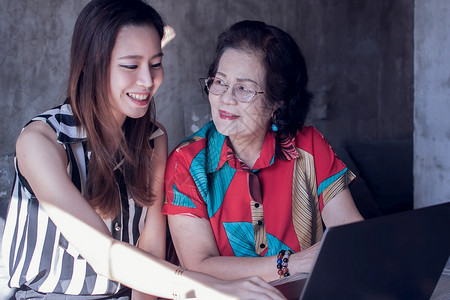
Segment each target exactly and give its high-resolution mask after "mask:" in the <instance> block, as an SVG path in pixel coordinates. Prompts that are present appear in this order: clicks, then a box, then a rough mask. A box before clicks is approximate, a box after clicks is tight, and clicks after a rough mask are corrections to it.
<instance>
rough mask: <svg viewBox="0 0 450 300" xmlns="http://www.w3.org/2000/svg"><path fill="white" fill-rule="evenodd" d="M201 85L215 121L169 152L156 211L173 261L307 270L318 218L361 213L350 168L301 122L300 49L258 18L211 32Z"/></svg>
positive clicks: (242, 270)
mask: <svg viewBox="0 0 450 300" xmlns="http://www.w3.org/2000/svg"><path fill="white" fill-rule="evenodd" d="M204 82H205V89H206V92H207V93H208V98H209V102H210V105H211V114H212V119H213V121H212V122H210V123H208V124H206V125H205V126H204V127H203V128H202V129H201V130H200V131H198V132H197V133H195V134H194V135H193V136H192V137H191V138H189V139H187V140H186V141H185V142H183V143H181V145H180V146H179V147H177V148H176V149H175V150H174V151H173V153H172V154H171V155H170V157H169V159H168V164H167V169H166V196H167V204H165V206H164V209H163V212H164V213H166V214H168V215H169V217H168V219H169V226H170V230H171V234H172V237H173V240H174V245H175V248H176V250H177V253H178V257H179V259H180V262H181V263H182V265H184V266H185V267H187V268H189V269H192V270H197V271H201V272H206V273H208V274H211V275H214V276H217V277H219V278H226V279H237V278H244V277H246V276H252V275H256V274H258V275H259V276H261V277H262V278H263V279H266V280H268V281H269V280H274V279H277V278H279V277H283V276H289V274H290V273H296V272H309V271H310V270H311V266H312V263H313V260H314V257H315V253H316V250H317V245H318V242H319V241H320V239H321V236H322V234H323V230H324V228H323V226H322V222H323V223H324V224H325V226H326V227H330V226H336V225H340V224H344V223H348V222H355V221H360V220H362V217H361V215H360V214H359V212H358V210H357V209H356V206H355V204H354V202H353V199H352V196H351V194H350V192H349V189H348V188H347V186H348V184H349V183H350V182H351V181H352V180H353V179H354V175H353V173H352V172H351V171H350V170H348V169H347V168H346V166H345V165H344V164H343V163H342V162H341V161H340V160H339V159H338V158H337V156H336V155H335V154H334V152H333V150H332V149H331V147H330V146H329V144H328V143H327V142H326V141H325V139H324V138H323V136H322V135H321V134H320V133H319V132H318V131H317V130H316V129H314V128H313V127H308V126H303V123H304V120H305V118H306V115H307V112H308V108H309V104H310V100H311V94H310V92H309V91H308V90H307V82H308V76H307V72H306V64H305V61H304V58H303V56H302V54H301V52H300V50H299V48H298V46H297V44H296V43H295V41H294V40H293V39H292V37H290V36H289V35H288V34H287V33H285V32H284V31H282V30H280V29H278V28H276V27H274V26H269V25H266V24H265V23H263V22H257V21H242V22H239V23H236V24H234V25H233V26H231V27H230V28H229V29H227V30H226V31H225V32H223V33H222V34H221V35H220V36H219V39H218V44H217V50H216V57H215V59H214V61H213V63H212V64H211V66H210V69H209V73H208V78H206V79H204Z"/></svg>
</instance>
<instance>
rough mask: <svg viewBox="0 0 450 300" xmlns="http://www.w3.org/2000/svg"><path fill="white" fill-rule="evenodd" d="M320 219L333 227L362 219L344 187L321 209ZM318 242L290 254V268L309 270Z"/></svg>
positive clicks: (327, 225) (348, 191) (298, 270)
mask: <svg viewBox="0 0 450 300" xmlns="http://www.w3.org/2000/svg"><path fill="white" fill-rule="evenodd" d="M322 220H323V222H324V223H325V226H326V227H327V228H328V227H334V226H339V225H344V224H348V223H353V222H359V221H362V220H364V219H363V217H362V216H361V214H360V213H359V211H358V209H357V208H356V205H355V202H354V201H353V197H352V195H351V193H350V190H349V189H348V187H347V188H345V189H344V190H342V191H341V192H340V193H338V194H337V195H336V196H334V197H333V198H332V199H331V200H330V201H329V202H328V203H327V205H325V206H324V208H323V210H322ZM319 244H320V243H316V244H315V245H313V246H312V247H310V248H308V249H306V250H304V251H301V252H299V253H295V254H293V255H291V257H290V259H289V266H290V269H292V270H296V272H307V273H309V272H311V269H312V267H313V264H314V260H315V257H316V254H317V250H318V248H319Z"/></svg>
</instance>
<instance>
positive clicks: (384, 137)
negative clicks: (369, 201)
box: [0, 0, 449, 298]
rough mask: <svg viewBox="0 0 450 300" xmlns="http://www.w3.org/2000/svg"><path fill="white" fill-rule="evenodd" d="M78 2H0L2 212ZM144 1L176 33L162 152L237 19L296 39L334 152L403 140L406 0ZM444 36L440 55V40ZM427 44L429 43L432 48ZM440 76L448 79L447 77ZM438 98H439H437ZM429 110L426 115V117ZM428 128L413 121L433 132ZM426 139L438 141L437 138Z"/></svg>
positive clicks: (164, 96) (409, 68)
mask: <svg viewBox="0 0 450 300" xmlns="http://www.w3.org/2000/svg"><path fill="white" fill-rule="evenodd" d="M444 1H445V0H443V1H441V2H438V1H436V2H433V3H436V4H437V7H436V8H435V10H433V12H432V13H431V12H430V14H425V15H423V16H422V17H420V18H419V19H422V18H423V22H422V23H421V26H428V25H427V24H424V23H426V22H430V24H432V26H438V25H439V24H440V23H439V22H442V23H444V24H447V26H448V23H445V22H443V21H442V20H441V19H439V20H438V19H433V18H434V17H435V14H436V13H439V12H440V9H441V8H443V7H444V8H445V6H446V7H447V12H448V4H445V3H444ZM87 2H88V1H87V0H77V1H70V0H33V1H27V0H1V2H0V94H1V95H2V99H1V100H0V211H1V212H2V214H4V211H5V207H6V205H7V201H8V197H9V193H10V188H11V184H12V180H13V168H12V158H13V155H14V143H15V139H16V137H17V135H18V134H19V132H20V129H21V128H22V126H23V125H24V124H25V123H26V122H27V121H28V120H29V119H30V118H31V117H33V116H34V115H36V114H38V113H40V112H42V111H44V110H45V109H47V108H50V107H51V106H53V105H56V104H58V103H60V102H61V101H62V100H63V99H64V96H65V89H66V87H65V81H66V78H67V70H68V56H69V48H70V38H71V33H72V28H73V25H74V23H75V19H76V16H77V14H78V13H79V11H80V10H81V8H82V7H83V6H84V5H85V4H86V3H87ZM149 2H150V3H151V4H153V5H154V7H155V8H156V9H157V10H159V11H160V12H161V13H162V14H163V15H164V17H165V19H166V21H167V22H168V23H169V24H171V25H172V26H173V27H174V28H175V30H176V32H177V37H176V38H175V40H174V41H172V42H171V43H170V44H169V45H168V46H167V48H166V49H165V50H164V52H165V56H164V66H165V72H166V73H165V74H166V76H165V81H164V83H163V85H162V86H161V88H160V90H159V91H158V93H157V95H156V105H157V109H158V119H159V121H160V122H161V123H163V124H164V126H165V127H166V128H167V130H168V133H169V147H170V149H172V148H173V147H174V146H175V145H176V144H177V143H178V142H179V141H180V140H181V139H183V138H184V137H185V136H186V135H188V134H190V133H191V132H192V128H193V127H195V126H200V125H202V124H201V123H203V122H205V121H206V120H207V119H208V116H207V112H208V104H207V101H206V100H205V99H203V98H202V96H201V91H200V86H199V83H198V78H199V77H202V76H204V75H205V74H206V71H207V68H208V64H209V62H210V60H211V59H212V55H213V50H214V45H215V39H216V36H217V35H218V34H219V33H220V32H221V31H222V30H223V29H224V28H225V27H227V26H229V25H231V24H233V23H234V22H236V21H239V20H242V19H259V20H262V21H265V22H268V23H271V24H273V25H276V26H279V27H281V28H283V29H284V30H286V31H287V32H289V33H291V34H292V36H293V37H294V38H295V39H296V40H297V42H298V43H299V45H300V47H301V48H302V49H303V53H304V55H305V57H306V60H307V64H308V68H309V73H310V82H311V84H310V87H311V90H312V91H313V93H314V94H315V99H314V103H313V110H312V112H311V114H310V117H309V119H308V122H309V123H310V124H313V125H315V126H316V127H317V128H318V129H319V130H320V131H321V132H322V133H323V134H324V135H325V136H326V137H327V139H328V140H329V142H330V143H331V144H332V145H333V146H334V147H335V148H336V149H342V148H343V147H344V146H345V145H346V143H347V142H349V141H351V142H358V141H359V142H378V141H395V140H408V139H412V136H413V74H414V72H413V71H414V70H413V49H414V47H413V29H414V19H413V18H414V0H396V1H392V0H377V1H369V0H345V1H332V0H330V1H317V0H283V1H269V0H240V1H234V0H222V1H210V0H189V1H179V0H149ZM426 3H428V1H422V2H421V3H419V4H417V5H418V6H420V7H422V6H426ZM447 19H448V18H447ZM446 22H448V21H446ZM416 30H417V28H416ZM447 31H448V30H447ZM425 33H426V32H423V33H422V34H423V36H424V37H425V36H426V34H425ZM441 33H443V32H441ZM445 38H446V39H447V40H446V42H447V44H446V48H447V49H448V48H449V47H448V37H447V36H445ZM437 41H438V38H437V37H436V39H435V40H433V43H437ZM426 45H427V46H428V44H426ZM424 46H425V45H424ZM446 48H444V47H441V48H440V49H441V50H442V51H444V50H443V49H446ZM443 53H444V52H442V55H444V54H443ZM416 59H417V57H416ZM447 66H448V65H447ZM447 69H448V67H447ZM428 74H433V71H430V73H428ZM447 75H448V73H447ZM443 78H444V77H440V79H443ZM445 78H447V80H448V76H447V77H445ZM427 82H428V81H427V80H425V82H424V84H425V83H427ZM436 84H438V83H436ZM425 94H427V93H425ZM433 101H437V98H436V99H433ZM439 101H441V102H443V100H442V98H441V100H439ZM442 104H443V103H442ZM424 105H425V104H424ZM447 105H448V104H447ZM416 111H417V110H416ZM443 111H444V110H441V113H443ZM432 113H433V112H432V111H429V112H427V114H428V115H427V116H426V118H428V119H429V118H430V117H429V114H432ZM195 118H198V120H195ZM428 122H429V121H423V122H421V124H429V125H430V126H435V124H433V123H428ZM417 123H418V121H417V120H416V124H417ZM438 125H439V124H438ZM447 128H448V127H447ZM429 131H431V130H429ZM434 137H435V138H437V137H439V138H440V139H442V138H443V137H445V135H439V136H438V135H434ZM416 138H417V136H416ZM430 139H431V137H430ZM447 139H448V134H447ZM346 162H347V161H346ZM431 167H432V166H431V165H430V168H431ZM406 172H409V171H408V169H407V168H406ZM416 173H418V174H421V172H419V171H416ZM442 174H443V173H442ZM433 178H434V177H433ZM447 178H448V177H447ZM427 182H428V183H430V180H428V181H427ZM416 183H417V181H416ZM433 189H434V188H433ZM0 222H2V219H1V218H0ZM0 265H1V264H0ZM0 273H1V270H0ZM1 284H2V283H1V282H0V285H1ZM1 289H2V288H1V286H0V291H1ZM0 298H2V297H1V295H0Z"/></svg>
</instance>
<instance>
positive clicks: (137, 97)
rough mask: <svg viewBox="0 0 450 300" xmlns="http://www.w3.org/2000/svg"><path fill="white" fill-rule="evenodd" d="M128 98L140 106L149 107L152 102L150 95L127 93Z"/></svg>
mask: <svg viewBox="0 0 450 300" xmlns="http://www.w3.org/2000/svg"><path fill="white" fill-rule="evenodd" d="M127 96H128V97H130V98H131V100H132V101H133V102H134V103H136V104H138V105H140V106H144V105H147V104H148V102H149V101H150V93H127Z"/></svg>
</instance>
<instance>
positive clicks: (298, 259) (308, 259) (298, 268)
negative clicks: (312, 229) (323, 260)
mask: <svg viewBox="0 0 450 300" xmlns="http://www.w3.org/2000/svg"><path fill="white" fill-rule="evenodd" d="M319 245H320V243H316V244H314V245H312V246H311V247H309V248H308V249H305V250H303V251H300V252H297V253H294V254H292V255H291V256H290V257H289V265H288V267H289V272H290V273H291V274H295V273H300V272H304V273H311V271H312V268H313V265H314V261H315V258H316V255H317V252H318V249H319Z"/></svg>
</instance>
